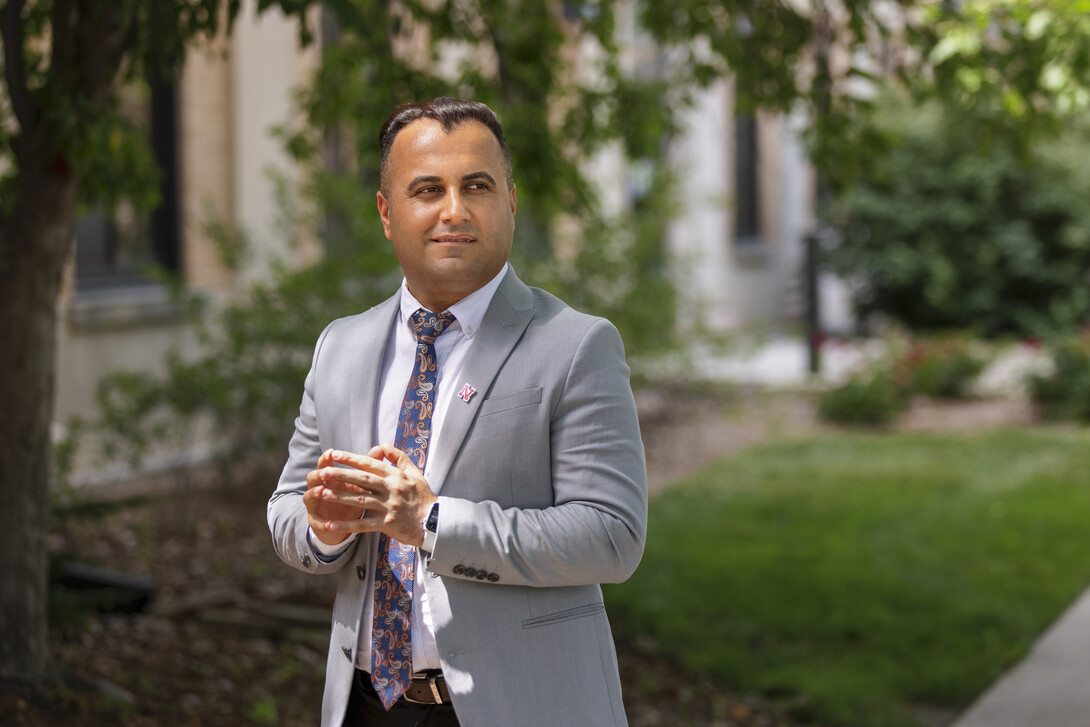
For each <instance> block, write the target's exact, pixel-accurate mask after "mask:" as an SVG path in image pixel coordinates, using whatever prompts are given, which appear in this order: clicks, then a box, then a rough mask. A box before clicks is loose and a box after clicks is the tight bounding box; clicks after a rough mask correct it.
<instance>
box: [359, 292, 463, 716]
mask: <svg viewBox="0 0 1090 727" xmlns="http://www.w3.org/2000/svg"><path fill="white" fill-rule="evenodd" d="M453 322H454V316H453V315H451V314H450V313H449V312H448V313H442V314H435V313H432V312H431V311H428V310H425V309H423V308H421V309H420V310H418V311H417V312H416V313H415V314H413V317H412V323H413V328H415V329H416V363H415V364H414V366H413V373H412V376H411V377H410V378H409V385H408V387H407V388H406V389H405V400H404V401H403V402H402V404H401V416H400V417H399V419H398V423H397V437H396V438H395V439H394V446H395V447H397V448H398V449H400V450H402V451H404V452H405V453H406V454H408V455H409V457H410V458H411V459H412V461H413V462H414V463H416V466H417V467H419V468H420V469H421V470H423V469H424V463H425V462H427V459H428V440H429V438H430V435H431V415H432V411H433V410H434V408H435V397H436V386H435V380H436V373H437V368H438V367H437V364H436V360H435V339H436V338H438V337H439V334H441V333H442V332H443V330H444V329H445V328H446V327H447V326H449V325H450V324H451V323H453ZM415 571H416V548H414V547H412V546H410V545H404V544H402V543H399V542H398V541H397V540H395V539H393V538H390V537H389V536H387V535H386V534H381V535H380V537H379V545H378V563H377V564H376V569H375V606H374V612H375V615H374V620H373V621H372V624H371V634H372V637H371V684H372V685H374V687H375V692H376V693H377V694H378V695H379V698H380V699H382V704H383V706H385V707H386V709H389V708H390V707H391V706H393V704H394V702H396V701H397V699H398V697H400V696H401V695H402V694H403V693H404V692H405V690H406V689H408V688H409V681H410V678H411V676H412V660H413V648H412V640H411V636H410V630H409V629H410V625H411V622H412V610H413V578H414V576H415Z"/></svg>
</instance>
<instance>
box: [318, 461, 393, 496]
mask: <svg viewBox="0 0 1090 727" xmlns="http://www.w3.org/2000/svg"><path fill="white" fill-rule="evenodd" d="M317 479H318V482H319V483H320V484H322V485H324V486H326V487H327V488H329V489H335V490H348V491H349V492H373V491H384V490H385V489H386V482H385V481H384V480H383V478H382V477H380V476H379V475H376V474H374V473H372V472H366V471H363V470H355V469H345V468H344V467H324V468H322V469H320V470H318V478H317Z"/></svg>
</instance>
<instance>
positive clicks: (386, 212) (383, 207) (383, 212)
mask: <svg viewBox="0 0 1090 727" xmlns="http://www.w3.org/2000/svg"><path fill="white" fill-rule="evenodd" d="M375 197H376V198H377V202H378V217H379V219H380V220H382V231H383V232H384V233H386V239H387V240H393V239H394V238H392V237H390V203H389V202H387V201H386V198H385V197H383V196H382V192H378V193H376V194H375Z"/></svg>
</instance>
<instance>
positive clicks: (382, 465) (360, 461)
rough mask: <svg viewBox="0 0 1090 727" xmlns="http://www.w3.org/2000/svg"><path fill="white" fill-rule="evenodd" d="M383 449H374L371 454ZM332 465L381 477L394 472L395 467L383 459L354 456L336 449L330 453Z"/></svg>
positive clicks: (364, 455) (379, 447) (361, 455)
mask: <svg viewBox="0 0 1090 727" xmlns="http://www.w3.org/2000/svg"><path fill="white" fill-rule="evenodd" d="M381 449H382V447H381V446H378V447H372V448H371V452H375V451H376V450H379V451H381ZM329 456H330V459H331V464H339V465H348V466H349V467H353V468H355V469H358V470H363V471H365V472H372V473H374V474H376V475H379V476H380V477H385V476H386V475H388V474H390V473H391V472H393V467H391V466H390V465H388V464H387V463H386V462H383V461H382V459H381V458H378V457H371V456H368V455H366V454H354V453H353V452H345V451H343V450H339V449H334V450H330V453H329Z"/></svg>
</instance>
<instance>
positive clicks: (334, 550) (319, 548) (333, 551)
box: [307, 527, 359, 563]
mask: <svg viewBox="0 0 1090 727" xmlns="http://www.w3.org/2000/svg"><path fill="white" fill-rule="evenodd" d="M358 535H359V533H352V534H351V535H349V536H348V537H347V538H345V540H344V542H343V543H337V544H336V545H327V544H326V543H323V542H322V541H321V540H318V538H317V537H315V536H314V529H313V528H309V527H308V528H307V543H309V544H310V549H311V550H313V551H314V554H315V555H316V556H318V560H320V561H322V562H324V563H332V562H333V561H335V560H337V558H339V557H341V555H342V554H343V553H344V551H346V550H348V548H349V547H350V546H351V545H352V543H354V542H356V537H357V536H358Z"/></svg>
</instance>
